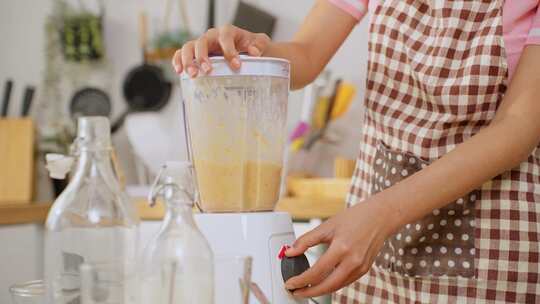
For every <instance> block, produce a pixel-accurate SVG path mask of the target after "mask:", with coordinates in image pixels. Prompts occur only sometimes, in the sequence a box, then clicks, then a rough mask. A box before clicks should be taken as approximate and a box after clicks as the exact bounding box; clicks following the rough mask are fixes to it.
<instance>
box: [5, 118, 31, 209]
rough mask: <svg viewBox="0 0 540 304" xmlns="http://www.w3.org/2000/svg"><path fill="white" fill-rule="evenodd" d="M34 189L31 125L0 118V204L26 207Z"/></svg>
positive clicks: (19, 120)
mask: <svg viewBox="0 0 540 304" xmlns="http://www.w3.org/2000/svg"><path fill="white" fill-rule="evenodd" d="M33 190H34V124H33V122H32V120H30V119H0V204H14V203H15V204H28V203H29V202H31V201H32V196H33Z"/></svg>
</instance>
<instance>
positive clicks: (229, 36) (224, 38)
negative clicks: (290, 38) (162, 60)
mask: <svg viewBox="0 0 540 304" xmlns="http://www.w3.org/2000/svg"><path fill="white" fill-rule="evenodd" d="M270 43H271V40H270V38H269V37H268V36H267V35H266V34H262V33H259V34H256V33H251V32H248V31H246V30H243V29H241V28H238V27H236V26H234V25H225V26H223V27H219V28H211V29H209V30H208V31H207V32H206V33H205V34H204V35H202V36H201V37H199V38H198V39H197V40H192V41H189V42H186V43H185V44H184V45H183V46H182V48H181V49H179V50H177V51H176V52H175V54H174V57H173V60H172V65H173V67H174V69H175V71H176V73H178V74H180V73H182V71H183V70H186V72H187V73H188V74H189V76H190V77H196V76H197V74H198V73H199V72H200V73H204V74H208V73H210V71H211V70H212V65H211V63H210V60H209V59H208V54H218V55H223V56H224V57H225V59H226V60H227V62H228V64H229V66H230V67H231V68H232V69H234V70H237V69H239V68H240V65H241V63H240V59H239V57H238V54H239V53H240V52H246V53H247V54H248V55H250V56H261V55H262V54H263V53H264V52H265V51H266V49H267V48H268V46H269V45H270Z"/></svg>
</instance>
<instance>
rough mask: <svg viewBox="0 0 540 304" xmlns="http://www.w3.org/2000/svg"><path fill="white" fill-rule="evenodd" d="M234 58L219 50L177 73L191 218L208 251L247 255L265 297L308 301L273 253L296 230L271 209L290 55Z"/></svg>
mask: <svg viewBox="0 0 540 304" xmlns="http://www.w3.org/2000/svg"><path fill="white" fill-rule="evenodd" d="M241 60H242V66H241V68H240V69H239V70H238V71H233V70H231V69H230V68H229V66H228V65H227V63H226V61H225V59H224V58H223V57H211V58H210V61H211V63H212V67H213V69H212V71H211V73H210V74H208V75H199V76H198V77H196V78H190V77H189V76H188V75H187V74H186V73H183V74H182V76H181V86H182V94H183V101H184V104H183V106H184V111H183V113H184V115H185V117H184V121H185V122H186V138H187V139H188V140H187V141H188V145H187V147H188V155H189V158H190V161H191V162H192V163H193V167H194V173H193V174H194V176H195V177H196V178H195V180H196V183H197V185H196V186H197V190H198V191H197V192H198V198H197V199H196V203H197V206H198V208H199V209H200V211H201V213H200V214H196V216H195V220H196V222H197V225H198V227H199V228H200V229H201V231H202V233H203V234H204V235H205V237H206V238H207V240H208V241H209V243H210V246H211V247H212V250H213V252H214V254H216V255H224V256H234V255H239V256H251V257H253V275H252V281H253V282H255V283H256V284H257V285H258V287H259V288H260V289H261V290H262V292H263V293H264V294H265V296H266V297H267V298H268V300H269V301H270V302H271V303H280V304H281V303H291V304H292V303H295V304H296V303H307V301H306V300H303V299H295V298H293V297H292V296H291V295H290V293H288V292H287V291H286V290H285V288H284V282H283V277H282V274H281V261H280V259H279V257H278V256H279V253H280V250H281V249H282V247H283V246H285V245H290V244H292V243H293V242H294V240H295V236H294V231H293V226H292V220H291V217H290V215H289V214H288V213H285V212H275V211H274V208H275V206H276V203H277V202H278V199H279V194H280V185H281V179H282V172H283V170H282V167H283V155H284V149H285V144H286V119H287V102H288V95H289V73H290V72H289V71H290V67H289V62H288V61H287V60H283V59H278V58H265V57H248V56H241ZM216 288H218V289H219V288H220V286H219V284H218V286H216ZM223 292H224V291H220V293H222V294H224V293H223ZM225 292H226V291H225ZM216 301H217V302H216V303H220V301H224V302H223V303H227V302H226V299H216ZM252 303H257V302H256V300H255V298H252Z"/></svg>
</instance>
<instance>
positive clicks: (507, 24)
mask: <svg viewBox="0 0 540 304" xmlns="http://www.w3.org/2000/svg"><path fill="white" fill-rule="evenodd" d="M329 1H330V2H331V3H333V4H334V5H336V6H337V7H339V8H341V9H343V10H344V11H345V12H347V13H349V14H350V15H351V16H353V17H354V18H355V19H356V20H358V21H360V19H362V17H364V15H365V14H366V13H367V10H368V3H369V0H329ZM379 1H380V0H378V1H372V3H371V5H376V4H378V3H379ZM539 3H540V0H513V1H510V0H509V1H505V2H504V6H503V39H504V43H505V48H506V57H507V61H508V77H509V79H510V78H512V75H513V74H514V71H515V69H516V66H517V63H518V61H519V57H520V56H521V53H522V52H523V48H524V47H525V45H528V44H538V45H540V10H539V9H538V6H539Z"/></svg>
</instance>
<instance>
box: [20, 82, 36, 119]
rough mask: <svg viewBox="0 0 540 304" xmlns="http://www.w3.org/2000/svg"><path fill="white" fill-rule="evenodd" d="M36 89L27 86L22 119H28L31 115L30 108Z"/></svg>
mask: <svg viewBox="0 0 540 304" xmlns="http://www.w3.org/2000/svg"><path fill="white" fill-rule="evenodd" d="M35 91H36V88H35V87H33V86H27V87H26V88H25V89H24V97H23V102H22V108H21V117H26V116H28V114H29V113H30V108H31V107H32V101H33V98H34V93H35Z"/></svg>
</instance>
